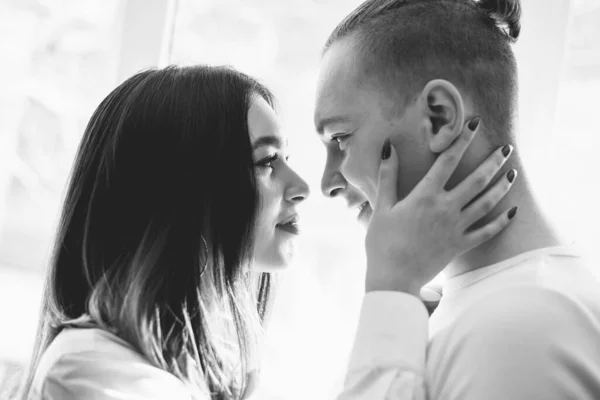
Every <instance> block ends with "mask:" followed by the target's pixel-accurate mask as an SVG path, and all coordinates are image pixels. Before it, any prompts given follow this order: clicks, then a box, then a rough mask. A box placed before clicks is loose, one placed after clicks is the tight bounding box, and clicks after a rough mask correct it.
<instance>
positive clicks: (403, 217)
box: [365, 121, 516, 297]
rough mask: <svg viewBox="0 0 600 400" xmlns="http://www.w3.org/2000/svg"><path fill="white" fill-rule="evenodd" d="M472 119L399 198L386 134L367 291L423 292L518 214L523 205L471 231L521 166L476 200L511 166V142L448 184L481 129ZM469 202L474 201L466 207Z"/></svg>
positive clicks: (368, 239)
mask: <svg viewBox="0 0 600 400" xmlns="http://www.w3.org/2000/svg"><path fill="white" fill-rule="evenodd" d="M469 122H470V121H469ZM468 125H469V124H465V126H464V127H463V131H462V132H461V134H460V136H459V137H458V138H457V139H456V140H455V141H454V143H452V145H451V146H450V147H449V148H448V149H447V150H445V151H444V152H443V153H441V154H440V156H439V157H438V158H437V160H436V161H435V163H434V164H433V166H432V167H431V169H430V170H429V172H428V173H427V175H425V177H424V178H423V179H422V180H421V181H420V182H419V184H417V186H416V187H415V188H414V189H413V190H412V191H411V193H410V194H409V195H408V196H406V197H405V198H404V199H403V200H402V201H398V197H397V179H398V156H397V154H396V151H395V149H394V147H393V146H391V145H390V143H389V140H388V141H386V144H385V145H384V149H383V150H382V161H381V166H380V170H379V186H378V189H377V190H378V193H377V201H376V204H375V207H374V210H373V214H372V216H371V219H370V221H369V227H368V229H367V236H366V242H365V244H366V250H367V276H366V282H365V284H366V291H367V292H369V291H373V290H394V291H401V292H406V293H410V294H413V295H415V296H417V297H418V296H419V293H420V289H421V287H423V285H425V284H426V283H427V282H429V281H430V280H432V279H433V278H434V277H435V276H436V275H437V274H439V273H440V272H441V271H442V270H443V269H444V268H445V267H446V266H447V265H448V264H449V263H450V262H451V261H452V259H454V258H455V257H456V256H458V255H460V254H462V253H464V252H466V251H468V250H470V249H472V248H474V247H476V246H478V245H480V244H482V243H484V242H486V241H488V240H489V239H491V238H493V237H494V236H496V235H497V234H498V233H500V232H501V231H502V230H503V229H504V228H505V227H506V226H507V225H508V224H509V223H510V221H511V219H512V217H514V215H515V212H516V207H513V208H511V209H510V210H507V211H505V212H504V213H502V214H500V215H499V216H498V217H496V218H495V219H494V220H492V221H491V222H489V223H488V224H486V225H484V226H482V227H479V228H477V229H475V230H469V231H467V228H469V227H470V226H471V225H473V224H474V223H475V222H477V221H479V220H480V219H481V218H482V217H484V216H486V215H487V214H488V213H489V212H490V211H491V210H492V209H493V208H494V207H495V206H496V205H497V204H498V202H499V201H500V200H501V199H502V197H504V195H505V194H506V193H507V192H508V191H509V190H510V188H511V186H512V183H513V182H514V178H515V177H516V171H515V170H511V171H513V172H512V173H511V171H509V173H508V174H507V176H505V177H501V178H500V179H498V181H497V182H496V183H495V184H494V185H493V186H492V187H490V188H489V189H488V190H487V191H486V192H485V194H483V195H482V196H481V197H479V198H478V199H477V200H475V201H474V202H473V203H471V201H473V199H474V198H475V197H476V196H477V195H478V194H479V193H481V192H482V191H483V190H484V189H485V188H486V187H487V186H488V184H489V183H490V182H491V181H492V179H493V177H494V176H495V175H496V173H497V172H498V171H499V170H500V168H501V167H502V165H504V163H505V161H506V160H507V158H508V157H509V156H510V154H511V153H512V147H510V146H503V147H501V148H499V149H498V150H497V151H495V152H494V153H493V154H492V155H491V156H490V157H489V158H488V159H487V160H486V161H484V162H483V163H482V164H481V165H480V166H479V167H478V168H477V169H476V170H475V171H474V172H473V173H472V174H471V175H469V176H468V177H467V178H465V179H464V180H463V181H462V182H461V183H460V184H458V185H457V186H456V187H455V188H453V189H452V190H449V191H448V190H445V189H444V186H445V185H446V183H447V182H448V179H449V178H450V176H451V175H452V173H453V172H454V170H455V169H456V167H457V165H458V164H459V162H460V160H461V158H462V156H463V154H464V152H465V150H466V149H467V147H468V146H469V144H470V143H471V140H472V139H473V137H474V136H475V133H476V132H477V128H478V126H477V127H475V128H474V130H471V129H469V127H468ZM386 146H387V148H386ZM509 175H510V176H509ZM470 203H471V204H470ZM466 205H469V206H468V207H466V208H465V206H466Z"/></svg>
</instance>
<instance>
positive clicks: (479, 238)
mask: <svg viewBox="0 0 600 400" xmlns="http://www.w3.org/2000/svg"><path fill="white" fill-rule="evenodd" d="M517 210H518V208H517V207H513V208H511V209H510V210H508V211H506V212H503V213H502V214H500V215H499V216H497V217H496V218H495V219H494V220H492V221H491V222H489V223H488V224H486V225H484V226H483V227H481V228H479V229H476V230H474V231H472V232H469V233H467V234H466V235H465V239H466V241H467V247H468V248H467V250H470V249H472V248H474V247H477V246H479V245H481V244H483V243H485V242H487V241H488V240H490V239H492V238H493V237H495V236H496V235H497V234H499V233H500V232H502V231H503V230H504V229H505V228H506V227H507V226H508V225H509V224H510V223H511V222H512V221H513V220H514V217H515V215H516V214H517Z"/></svg>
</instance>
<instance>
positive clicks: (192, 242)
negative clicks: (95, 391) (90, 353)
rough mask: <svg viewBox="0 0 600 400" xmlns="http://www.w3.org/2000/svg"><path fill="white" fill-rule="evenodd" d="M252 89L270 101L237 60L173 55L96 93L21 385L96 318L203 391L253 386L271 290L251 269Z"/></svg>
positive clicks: (238, 392) (231, 391)
mask: <svg viewBox="0 0 600 400" xmlns="http://www.w3.org/2000/svg"><path fill="white" fill-rule="evenodd" d="M253 96H261V97H263V98H264V99H265V100H266V101H267V102H268V103H269V104H271V106H273V98H272V95H271V94H270V92H269V91H268V90H267V89H266V88H265V87H264V86H262V85H261V84H259V83H258V82H257V81H256V80H254V79H252V78H251V77H249V76H247V75H244V74H242V73H240V72H237V71H235V70H233V69H230V68H224V67H206V66H194V67H185V68H183V67H168V68H165V69H160V70H149V71H145V72H141V73H138V74H137V75H135V76H133V77H131V78H130V79H128V80H127V81H125V82H124V83H122V84H121V85H120V86H119V87H117V88H116V89H115V90H114V91H112V92H111V93H110V94H109V95H108V97H106V99H104V101H103V102H102V103H101V104H100V106H99V107H98V109H97V110H96V111H95V112H94V114H93V116H92V118H91V119H90V122H89V124H88V126H87V128H86V130H85V133H84V135H83V138H82V140H81V144H80V147H79V150H78V154H77V157H76V160H75V164H74V167H73V171H72V175H71V178H70V183H69V186H68V191H67V194H66V199H65V201H64V206H63V209H62V216H61V221H60V225H59V228H58V232H57V236H56V242H55V247H54V254H53V258H52V262H51V263H50V266H49V269H48V271H47V277H46V281H45V288H44V295H43V299H44V300H43V306H42V314H41V320H40V325H39V328H38V336H37V343H36V347H35V350H34V355H33V359H32V364H31V367H30V371H29V376H28V378H27V381H26V384H25V387H24V392H25V395H27V394H26V393H27V392H28V391H29V389H30V386H31V382H32V379H33V374H34V373H35V368H36V366H37V364H38V362H39V360H40V357H41V356H42V355H43V353H44V351H45V349H46V348H47V347H48V346H49V344H50V343H51V342H52V341H53V340H54V338H55V337H56V336H57V334H58V333H59V332H60V331H61V330H62V329H63V328H64V327H67V326H76V327H86V326H99V327H102V328H104V329H107V330H110V331H111V332H113V333H115V334H116V335H118V336H119V337H121V338H122V339H124V340H126V341H127V342H129V343H130V344H131V345H133V346H134V347H135V348H136V349H137V351H139V352H140V353H141V354H143V355H144V356H145V357H146V358H147V359H148V360H149V361H150V362H151V363H152V364H153V365H155V366H157V367H159V368H162V369H164V370H166V371H168V372H170V373H172V374H174V375H176V376H177V377H179V378H180V379H181V380H183V381H184V382H186V383H188V384H189V385H190V387H192V388H193V390H194V391H196V390H197V391H198V392H197V393H199V394H202V395H203V396H207V395H209V396H210V397H212V398H214V399H222V398H223V399H224V398H242V397H244V394H245V393H246V392H247V391H248V387H249V386H251V385H252V382H250V381H252V379H251V377H252V376H254V375H253V373H252V372H253V371H252V367H253V366H252V365H251V364H252V358H253V357H254V356H255V355H256V352H255V347H256V346H255V344H256V342H257V340H256V339H257V334H258V332H259V331H260V325H261V323H262V320H263V319H264V317H265V312H266V310H267V302H268V299H269V292H270V289H271V288H270V287H271V281H270V276H269V275H268V274H266V273H257V272H253V271H252V269H251V268H248V265H249V264H250V263H251V259H252V251H253V241H252V234H253V228H254V225H255V218H256V216H257V211H258V207H259V206H260V205H259V204H258V202H259V197H258V193H257V188H256V181H255V176H254V168H253V159H252V150H251V143H250V137H249V131H248V123H247V114H248V109H249V106H250V102H251V99H252V98H253ZM205 243H206V244H207V246H205ZM205 265H206V268H204V267H205ZM224 338H225V339H227V338H229V339H231V340H229V341H227V340H225V341H224V340H223V339H224Z"/></svg>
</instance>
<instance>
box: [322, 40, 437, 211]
mask: <svg viewBox="0 0 600 400" xmlns="http://www.w3.org/2000/svg"><path fill="white" fill-rule="evenodd" d="M353 51H354V49H353V47H352V39H351V38H345V39H342V40H340V41H338V42H336V43H335V44H333V45H332V46H331V47H330V48H329V49H328V50H327V52H326V53H325V55H324V57H323V60H322V63H321V69H320V74H319V80H318V87H317V101H316V109H315V126H316V128H317V131H318V132H319V135H320V137H321V140H322V142H323V144H324V145H325V148H326V150H327V162H326V165H325V170H324V171H323V177H322V180H321V189H322V191H323V193H324V194H325V196H328V197H336V196H341V197H343V198H344V199H345V200H346V202H347V203H348V206H349V207H361V208H362V209H363V210H364V211H363V212H360V214H359V220H361V221H363V222H366V221H368V217H369V216H370V211H371V207H370V204H374V203H375V199H376V197H377V186H378V172H379V164H380V162H381V148H382V146H383V143H384V141H385V139H386V138H389V139H390V140H391V142H392V144H393V145H394V146H395V148H396V151H397V152H398V156H399V164H400V171H399V185H398V190H399V192H398V194H399V196H400V198H403V197H405V196H406V195H407V194H408V193H409V192H410V190H412V188H413V187H414V186H415V185H416V184H417V183H418V182H419V180H420V179H421V178H422V177H423V176H424V175H425V174H426V173H427V171H428V170H429V168H430V167H431V165H432V164H433V161H434V159H435V158H434V154H433V153H431V151H429V144H428V143H427V139H426V135H425V134H421V132H420V128H419V127H420V118H422V117H421V113H419V111H418V107H413V106H411V105H408V106H407V108H403V107H405V105H402V104H394V102H393V100H391V96H390V95H389V94H386V93H384V92H382V91H381V90H378V87H377V85H375V84H372V83H371V84H369V83H367V82H366V79H365V76H364V74H363V73H361V72H360V71H359V70H358V68H357V61H356V56H355V54H354V53H353ZM370 82H371V81H370ZM398 98H401V96H398Z"/></svg>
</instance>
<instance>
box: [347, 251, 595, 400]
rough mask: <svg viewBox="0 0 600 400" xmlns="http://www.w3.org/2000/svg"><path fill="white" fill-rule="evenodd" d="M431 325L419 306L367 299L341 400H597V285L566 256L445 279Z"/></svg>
mask: <svg viewBox="0 0 600 400" xmlns="http://www.w3.org/2000/svg"><path fill="white" fill-rule="evenodd" d="M427 325H428V323H427V312H426V310H425V307H424V306H423V305H422V304H421V302H420V300H419V299H417V298H415V297H413V296H409V295H407V294H403V293H394V292H374V293H369V294H367V295H366V296H365V298H364V302H363V308H362V310H361V317H360V321H359V327H358V332H357V336H356V339H355V344H354V348H353V351H352V355H351V359H350V364H349V368H348V374H347V378H346V381H345V385H344V389H343V391H342V394H340V396H339V397H338V399H339V400H342V399H344V400H350V399H352V400H362V399H370V400H376V399H394V400H409V399H410V400H421V399H426V398H428V399H430V400H442V399H443V400H482V399H486V400H506V399H510V400H525V399H527V400H531V399H536V400H537V399H544V400H555V399H556V400H559V399H560V400H563V399H577V400H593V399H600V284H599V283H598V281H597V279H596V277H595V276H594V274H593V273H592V272H591V271H590V270H589V269H587V268H586V267H585V266H584V264H583V262H582V259H581V258H580V257H578V256H577V255H576V254H575V253H574V252H573V251H571V250H569V249H568V248H547V249H539V250H535V251H531V252H527V253H523V254H521V255H519V256H517V257H514V258H511V259H509V260H505V261H503V262H500V263H498V264H495V265H492V266H488V267H485V268H481V269H478V270H475V271H472V272H468V273H466V274H463V275H460V276H457V277H455V278H452V279H450V280H449V281H448V282H447V283H446V285H445V287H444V297H443V298H442V301H441V302H440V305H439V306H438V308H437V310H436V311H435V313H434V314H433V316H432V317H431V320H430V321H429V338H430V340H429V343H427V336H428V333H427V331H428V326H427Z"/></svg>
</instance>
